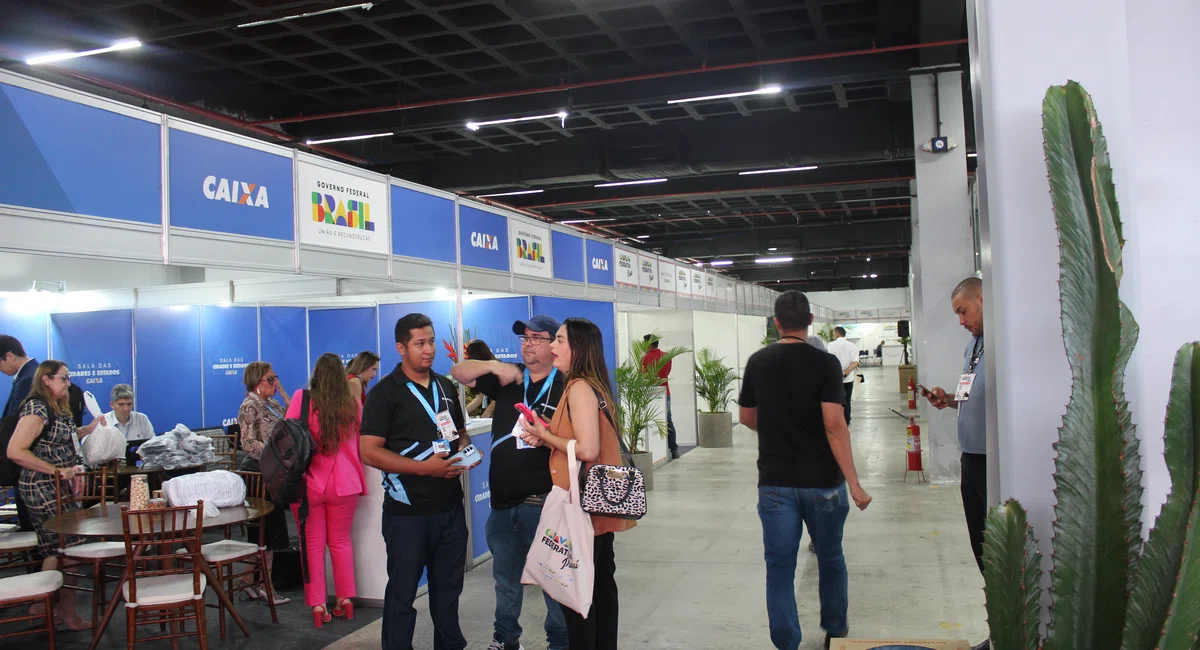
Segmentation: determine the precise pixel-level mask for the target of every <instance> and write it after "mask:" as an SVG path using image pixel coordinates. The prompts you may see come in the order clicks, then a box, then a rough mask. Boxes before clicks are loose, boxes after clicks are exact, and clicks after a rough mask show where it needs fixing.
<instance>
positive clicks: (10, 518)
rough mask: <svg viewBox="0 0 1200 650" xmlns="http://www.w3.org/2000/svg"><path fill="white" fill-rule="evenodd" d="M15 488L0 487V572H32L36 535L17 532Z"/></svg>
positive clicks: (36, 561)
mask: <svg viewBox="0 0 1200 650" xmlns="http://www.w3.org/2000/svg"><path fill="white" fill-rule="evenodd" d="M16 489H17V488H15V487H0V521H2V523H0V570H3V569H20V568H24V569H25V570H26V571H27V572H32V571H34V570H35V567H40V566H41V565H42V562H41V560H39V559H37V545H38V543H37V533H35V532H33V531H22V530H18V528H17V526H18V524H17V502H16V497H15V496H14V495H15V493H16Z"/></svg>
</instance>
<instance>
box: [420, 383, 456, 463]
mask: <svg viewBox="0 0 1200 650" xmlns="http://www.w3.org/2000/svg"><path fill="white" fill-rule="evenodd" d="M408 390H410V391H412V394H413V395H414V396H416V398H417V400H418V401H419V402H421V406H424V407H425V412H426V413H427V414H428V415H429V419H431V420H433V423H434V424H435V425H437V429H438V435H439V436H441V438H440V439H438V440H434V441H433V453H435V454H448V453H450V443H452V442H454V441H455V440H458V429H457V427H455V426H454V419H453V418H451V417H450V412H449V411H448V410H447V411H435V410H434V407H433V406H430V405H429V402H426V401H425V396H424V395H422V394H421V391H419V390H417V387H416V385H415V384H413V383H412V382H411V381H410V382H408ZM433 403H434V404H436V405H437V406H439V407H440V406H441V405H442V396H441V391H440V390H439V389H438V382H437V380H436V379H435V380H433Z"/></svg>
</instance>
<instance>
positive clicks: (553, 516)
mask: <svg viewBox="0 0 1200 650" xmlns="http://www.w3.org/2000/svg"><path fill="white" fill-rule="evenodd" d="M567 474H568V475H570V477H571V491H570V492H568V491H566V490H564V489H562V488H560V487H558V486H557V485H556V486H554V487H553V488H551V490H550V496H548V497H546V504H545V505H544V506H542V517H541V519H539V520H538V527H537V530H538V535H537V537H535V538H534V540H533V546H532V547H530V549H529V554H528V555H527V556H526V557H525V571H524V573H523V574H522V575H521V584H526V585H537V586H539V587H541V588H542V591H544V592H546V595H548V596H550V597H551V598H553V599H554V600H555V601H557V602H558V604H560V605H562V606H563V607H569V608H571V609H572V610H574V611H576V612H579V615H580V616H583V617H584V618H587V615H588V612H589V611H590V610H591V609H592V585H593V584H594V583H595V581H596V567H595V564H593V562H594V560H593V549H594V548H595V543H596V538H595V529H593V528H592V518H591V517H589V516H588V515H587V513H585V512H584V511H583V508H582V507H581V506H580V504H579V461H577V460H576V459H575V441H574V440H572V441H570V442H568V443H567Z"/></svg>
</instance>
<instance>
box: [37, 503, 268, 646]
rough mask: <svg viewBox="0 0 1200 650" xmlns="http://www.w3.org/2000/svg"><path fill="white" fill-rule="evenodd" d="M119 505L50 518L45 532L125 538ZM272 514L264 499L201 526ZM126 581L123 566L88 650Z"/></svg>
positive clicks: (224, 597) (229, 605)
mask: <svg viewBox="0 0 1200 650" xmlns="http://www.w3.org/2000/svg"><path fill="white" fill-rule="evenodd" d="M121 505H124V504H109V505H101V506H96V507H95V508H85V509H83V510H72V511H71V512H67V513H64V514H61V515H57V516H55V517H51V518H50V519H49V520H47V521H46V529H47V530H49V531H50V532H52V533H57V534H59V535H68V536H76V537H114V538H123V537H124V536H125V529H124V526H123V524H122V523H121ZM274 510H275V504H273V503H271V502H270V501H267V500H265V499H246V505H241V506H231V507H228V508H221V509H220V511H221V514H220V515H218V516H216V517H210V518H204V517H203V516H201V526H202V527H203V528H205V529H209V528H224V527H226V526H232V525H234V524H240V523H243V522H247V521H254V520H256V519H261V518H263V517H265V516H267V515H268V514H270V513H271V512H272V511H274ZM190 518H191V517H190V516H189V519H190ZM189 523H190V522H189ZM200 570H201V571H203V572H204V575H205V576H206V577H207V579H208V586H209V587H210V588H211V589H212V590H213V592H214V593H216V594H217V598H219V599H220V600H221V602H222V603H223V604H224V605H225V609H227V610H229V614H230V615H231V616H232V617H233V621H234V622H235V623H237V625H238V627H239V628H241V629H242V633H243V634H245V635H246V636H250V630H249V628H247V627H246V622H245V621H243V620H242V617H241V616H239V615H238V613H237V609H236V608H234V606H233V601H231V600H230V599H229V595H228V594H226V593H225V589H224V588H223V587H222V586H221V581H220V580H218V579H217V576H216V575H214V574H213V572H212V567H210V566H209V565H208V563H207V562H202V563H201V565H200ZM128 579H129V567H128V566H126V567H125V570H124V572H123V573H122V574H121V580H120V582H118V583H117V588H116V590H115V591H113V597H112V598H111V599H109V601H108V607H107V608H106V609H105V610H104V618H103V619H101V621H100V623H99V624H98V625H96V631H95V633H94V634H93V635H92V644H91V645H90V646H88V650H96V646H97V645H99V643H100V639H101V637H103V636H104V630H105V629H107V628H108V622H109V621H110V620H112V617H113V613H114V612H116V609H117V601H118V600H120V598H119V596H118V595H117V594H119V593H120V591H121V585H123V584H124V583H125V581H126V580H128Z"/></svg>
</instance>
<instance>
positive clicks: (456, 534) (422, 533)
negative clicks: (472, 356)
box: [361, 314, 471, 650]
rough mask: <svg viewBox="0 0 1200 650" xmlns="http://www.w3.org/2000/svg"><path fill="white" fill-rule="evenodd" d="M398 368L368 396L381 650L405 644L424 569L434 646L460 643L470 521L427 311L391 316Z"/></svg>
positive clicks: (450, 398) (455, 649)
mask: <svg viewBox="0 0 1200 650" xmlns="http://www.w3.org/2000/svg"><path fill="white" fill-rule="evenodd" d="M396 350H397V351H398V352H400V356H401V361H400V365H398V366H396V369H395V370H393V371H392V374H390V375H388V376H387V377H384V378H383V379H382V380H381V381H380V382H379V383H378V384H376V385H375V387H374V388H372V389H371V392H370V393H369V394H368V395H367V403H366V404H365V405H364V407H363V420H362V442H361V451H362V459H363V462H364V463H365V464H367V465H370V466H371V467H375V468H377V469H379V471H381V472H383V477H384V489H385V491H386V492H387V495H386V496H385V497H384V502H383V537H384V540H385V542H386V544H387V572H388V584H387V591H386V593H385V594H384V601H383V636H382V641H383V650H412V647H413V646H412V639H413V630H414V629H415V628H416V624H417V612H416V610H415V609H413V600H414V599H415V598H416V596H417V584H418V582H420V580H421V573H422V571H425V570H426V569H428V571H429V614H430V616H431V618H433V627H434V641H433V647H434V648H436V649H437V650H462V648H465V647H467V640H466V639H465V638H463V634H462V630H461V629H460V628H459V624H458V598H459V596H460V595H461V594H462V588H463V572H464V570H465V568H466V562H467V520H466V515H465V513H464V510H463V489H462V481H461V479H460V476H461V475H462V473H463V472H464V471H465V470H466V468H464V467H460V466H456V465H455V464H454V463H455V460H454V459H452V458H450V456H451V455H452V454H454V453H457V452H458V450H459V449H461V448H465V447H466V446H467V445H470V444H471V438H470V436H468V435H467V431H466V424H465V420H464V418H463V412H462V406H461V405H460V404H459V402H458V393H457V392H456V391H455V389H454V385H453V384H451V383H450V380H448V379H446V378H445V377H442V376H441V375H439V374H437V373H435V372H432V371H430V368H432V367H433V358H434V355H435V353H436V352H437V338H436V336H435V335H434V333H433V322H432V321H430V320H429V317H428V316H426V315H424V314H408V315H407V316H405V317H403V318H401V319H400V320H398V321H396Z"/></svg>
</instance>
